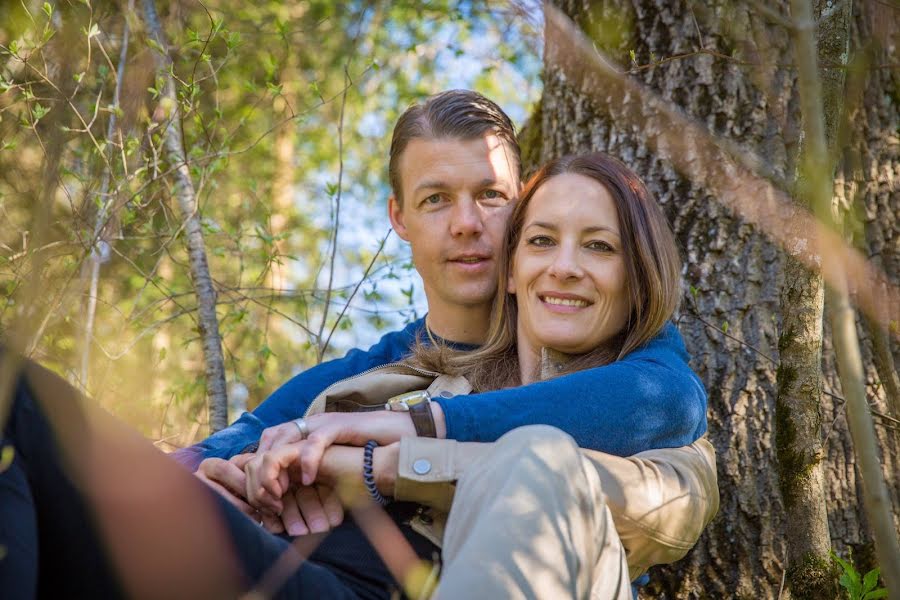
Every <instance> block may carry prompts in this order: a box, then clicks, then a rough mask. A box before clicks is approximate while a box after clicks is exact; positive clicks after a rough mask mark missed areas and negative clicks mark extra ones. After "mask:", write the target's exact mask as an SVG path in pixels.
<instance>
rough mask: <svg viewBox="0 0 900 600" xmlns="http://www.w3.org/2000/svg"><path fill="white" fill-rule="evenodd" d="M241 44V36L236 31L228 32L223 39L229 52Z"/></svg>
mask: <svg viewBox="0 0 900 600" xmlns="http://www.w3.org/2000/svg"><path fill="white" fill-rule="evenodd" d="M240 43H241V34H240V32H238V31H229V32H228V37H227V38H225V45H226V46H227V47H228V49H229V50H234V49H235V48H236V47H237V46H238V45H239V44H240Z"/></svg>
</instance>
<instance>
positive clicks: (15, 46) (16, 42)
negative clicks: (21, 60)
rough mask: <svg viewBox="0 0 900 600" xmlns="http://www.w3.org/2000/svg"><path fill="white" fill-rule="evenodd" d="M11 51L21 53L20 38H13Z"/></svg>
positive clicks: (10, 45)
mask: <svg viewBox="0 0 900 600" xmlns="http://www.w3.org/2000/svg"><path fill="white" fill-rule="evenodd" d="M9 52H10V54H18V53H19V40H13V41H11V42H10V43H9Z"/></svg>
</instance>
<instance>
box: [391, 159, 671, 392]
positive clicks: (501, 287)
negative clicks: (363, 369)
mask: <svg viewBox="0 0 900 600" xmlns="http://www.w3.org/2000/svg"><path fill="white" fill-rule="evenodd" d="M566 173H574V174H577V175H582V176H584V177H589V178H591V179H593V180H595V181H597V182H598V183H600V184H601V185H602V186H604V187H605V188H606V189H607V190H608V191H609V192H610V195H611V196H612V198H613V201H614V202H615V206H616V211H617V212H618V216H619V232H620V236H621V240H622V249H623V251H624V261H625V273H626V277H627V279H626V281H627V292H626V293H627V294H628V296H629V297H628V301H629V306H630V311H629V315H628V320H627V322H626V324H625V326H624V327H623V329H622V331H620V332H619V333H618V335H616V336H614V338H613V339H612V340H610V341H609V342H608V343H606V344H604V345H602V346H600V347H598V348H595V349H594V350H593V351H591V352H588V353H586V354H582V355H578V356H573V357H572V360H571V361H569V362H568V363H567V364H566V365H565V367H564V369H563V371H562V372H560V373H559V374H564V373H571V372H573V371H580V370H582V369H590V368H593V367H598V366H602V365H605V364H609V363H611V362H613V361H615V360H618V359H620V358H622V357H623V356H625V355H626V354H628V353H629V352H632V351H633V350H635V349H637V348H639V347H640V346H642V345H643V344H645V343H647V342H648V341H650V340H651V339H652V338H653V337H655V336H656V335H657V334H658V333H659V332H660V331H661V330H662V328H663V326H664V325H665V324H666V321H668V320H669V319H670V318H671V317H672V314H673V313H674V312H675V309H676V308H677V307H678V302H679V299H680V297H681V260H680V258H679V256H678V247H677V245H676V243H675V237H674V235H673V234H672V230H671V229H670V228H669V224H668V222H667V221H666V217H665V215H664V214H663V212H662V210H661V209H660V207H659V205H658V204H657V203H656V200H655V199H654V198H653V196H652V195H651V194H650V191H649V190H648V189H647V187H646V186H645V185H644V183H643V182H642V181H641V180H640V178H639V177H638V176H637V175H636V174H635V173H634V172H633V171H632V170H631V169H629V168H628V167H626V166H625V165H624V164H622V163H621V162H620V161H618V160H616V159H614V158H612V157H611V156H608V155H606V154H603V153H601V152H595V153H591V154H581V155H574V156H565V157H563V158H559V159H556V160H553V161H551V162H549V163H547V164H546V165H544V166H543V167H542V168H541V169H540V170H539V171H538V172H537V173H535V174H534V176H532V178H531V179H530V180H529V181H528V183H527V185H526V186H525V189H524V191H523V193H522V198H521V199H520V200H519V201H518V203H517V204H516V207H515V208H514V209H513V213H512V216H511V217H510V220H509V224H508V225H507V229H506V235H505V238H504V245H503V252H502V254H501V255H500V257H499V259H500V263H499V273H498V286H497V290H498V291H497V296H496V298H495V299H494V305H493V307H492V311H491V321H490V326H489V328H488V334H487V339H486V341H485V344H484V345H483V346H481V347H480V348H479V349H477V350H474V351H468V352H463V351H458V350H454V349H453V348H450V347H449V346H447V345H444V344H437V345H436V346H429V345H427V344H425V343H424V342H422V341H421V340H420V341H419V343H417V344H416V346H415V348H414V349H413V353H412V355H411V356H410V358H409V360H408V362H411V363H412V364H415V365H416V366H419V367H421V368H425V369H429V370H432V371H437V372H440V373H449V374H451V375H465V376H466V377H467V378H468V379H469V381H470V382H471V383H472V385H473V387H474V389H475V391H486V390H493V389H499V388H503V387H510V386H515V385H519V384H520V383H521V374H520V372H519V357H518V352H517V350H516V319H517V315H518V312H517V309H516V299H515V295H514V294H510V293H508V292H506V291H505V290H506V282H507V281H508V278H509V274H510V271H511V268H512V262H513V259H514V257H515V250H516V247H517V246H518V245H519V239H520V237H521V233H522V227H523V225H524V222H525V215H526V213H527V211H528V205H529V204H530V203H531V199H532V198H533V197H534V193H535V192H536V191H537V190H538V188H540V187H541V186H542V185H543V184H544V183H545V182H546V181H547V180H549V179H550V178H551V177H556V176H557V175H563V174H566Z"/></svg>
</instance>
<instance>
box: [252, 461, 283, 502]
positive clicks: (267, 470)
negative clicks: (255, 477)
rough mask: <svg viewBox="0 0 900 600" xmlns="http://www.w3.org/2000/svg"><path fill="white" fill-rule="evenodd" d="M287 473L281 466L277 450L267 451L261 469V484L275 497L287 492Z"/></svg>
mask: <svg viewBox="0 0 900 600" xmlns="http://www.w3.org/2000/svg"><path fill="white" fill-rule="evenodd" d="M287 483H288V482H287V473H285V472H284V470H283V469H282V468H281V465H280V464H279V460H278V457H277V456H276V453H275V452H267V453H266V454H265V455H264V456H263V459H262V467H261V468H260V470H259V485H260V486H261V487H262V488H263V489H264V490H265V491H266V492H268V493H269V494H271V495H272V497H273V498H281V497H282V496H283V495H284V494H285V493H287V489H288V485H287Z"/></svg>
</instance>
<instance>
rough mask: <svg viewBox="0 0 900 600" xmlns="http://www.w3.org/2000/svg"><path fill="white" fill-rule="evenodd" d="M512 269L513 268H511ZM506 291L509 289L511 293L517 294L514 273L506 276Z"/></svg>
mask: <svg viewBox="0 0 900 600" xmlns="http://www.w3.org/2000/svg"><path fill="white" fill-rule="evenodd" d="M510 271H512V269H510ZM506 291H507V293H510V294H515V293H516V282H515V280H514V279H513V276H512V274H510V275H509V276H508V277H507V278H506Z"/></svg>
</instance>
